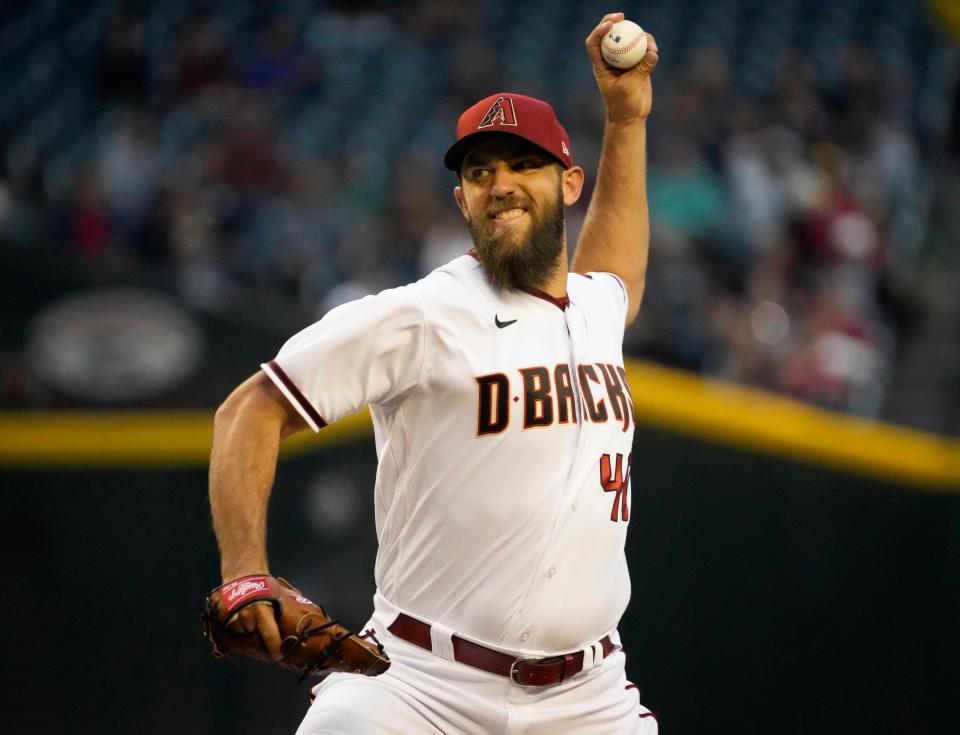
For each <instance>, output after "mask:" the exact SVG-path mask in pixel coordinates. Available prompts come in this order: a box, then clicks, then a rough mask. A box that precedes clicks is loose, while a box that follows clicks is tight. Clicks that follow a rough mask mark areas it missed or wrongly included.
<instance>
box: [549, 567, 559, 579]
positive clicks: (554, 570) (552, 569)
mask: <svg viewBox="0 0 960 735" xmlns="http://www.w3.org/2000/svg"><path fill="white" fill-rule="evenodd" d="M547 576H548V577H556V576H557V568H556V567H550V569H548V570H547Z"/></svg>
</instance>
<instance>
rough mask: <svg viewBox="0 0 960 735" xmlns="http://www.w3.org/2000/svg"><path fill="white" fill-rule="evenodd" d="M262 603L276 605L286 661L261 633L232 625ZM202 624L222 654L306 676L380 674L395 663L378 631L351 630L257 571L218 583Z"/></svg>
mask: <svg viewBox="0 0 960 735" xmlns="http://www.w3.org/2000/svg"><path fill="white" fill-rule="evenodd" d="M256 603H270V604H271V605H273V609H274V617H275V618H276V621H277V628H278V629H279V631H280V639H281V644H280V652H281V654H282V658H281V659H280V660H276V659H274V658H273V657H272V656H271V655H270V653H269V651H268V650H267V647H266V645H265V644H264V642H263V639H262V638H261V637H260V634H259V632H257V631H253V632H252V633H248V634H243V633H238V632H235V631H234V630H231V629H230V628H228V627H227V626H228V625H229V623H230V622H231V621H232V620H233V619H234V618H235V617H236V615H237V613H238V612H239V611H240V610H242V609H243V608H245V607H247V606H248V605H253V604H256ZM200 629H201V630H202V631H203V635H204V637H205V638H206V639H207V640H208V641H210V643H211V644H212V645H213V655H214V656H216V657H217V658H220V657H224V656H225V657H232V655H233V654H240V655H242V656H247V657H248V658H253V659H257V660H259V661H267V662H269V663H275V664H277V665H279V666H282V667H284V668H287V669H293V670H294V671H299V672H301V673H302V674H303V677H306V676H309V675H319V676H326V675H327V674H332V673H334V672H336V671H342V672H352V673H357V674H365V675H367V676H376V675H377V674H382V673H383V672H384V671H386V670H387V668H388V667H389V666H390V659H389V658H388V657H387V655H386V653H385V652H384V650H383V646H382V645H380V643H379V641H377V639H376V638H375V637H374V636H373V631H367V632H366V633H364V634H363V635H357V634H354V633H351V632H350V631H349V630H347V629H346V628H344V627H343V626H342V625H340V623H339V622H338V621H336V620H331V618H330V616H329V615H327V613H326V612H324V610H323V608H322V607H320V606H319V605H316V604H314V603H313V602H311V601H310V600H308V599H307V598H306V597H304V596H303V594H302V593H301V592H300V590H298V589H296V588H295V587H293V586H292V585H291V584H290V583H289V582H287V581H286V580H285V579H283V578H281V577H271V576H268V575H263V574H255V575H250V576H247V577H240V578H239V579H235V580H233V581H232V582H227V583H226V584H224V585H221V586H220V587H215V588H214V589H213V590H211V592H210V595H209V596H208V597H207V598H206V600H205V601H204V604H203V608H202V611H201V620H200ZM303 677H301V678H303Z"/></svg>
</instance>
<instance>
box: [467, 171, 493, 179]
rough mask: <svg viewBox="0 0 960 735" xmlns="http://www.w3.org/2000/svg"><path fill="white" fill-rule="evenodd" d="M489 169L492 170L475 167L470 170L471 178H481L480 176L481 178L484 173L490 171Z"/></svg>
mask: <svg viewBox="0 0 960 735" xmlns="http://www.w3.org/2000/svg"><path fill="white" fill-rule="evenodd" d="M489 171H490V169H488V168H474V169H471V170H470V178H471V179H479V178H481V177H482V176H483V175H484V174H486V173H488V172H489Z"/></svg>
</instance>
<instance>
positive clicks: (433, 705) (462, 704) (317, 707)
mask: <svg viewBox="0 0 960 735" xmlns="http://www.w3.org/2000/svg"><path fill="white" fill-rule="evenodd" d="M376 634H377V637H378V638H379V640H380V641H381V642H382V643H383V644H384V646H385V648H386V650H387V654H388V655H389V656H390V660H391V661H392V664H391V666H390V668H389V669H388V670H387V671H386V672H385V673H383V674H381V675H380V676H377V677H373V678H371V677H366V676H361V675H358V674H333V675H331V676H329V677H327V678H326V679H325V680H324V681H323V682H321V683H320V684H318V685H317V686H316V687H314V689H313V693H314V695H315V699H314V701H313V704H312V705H311V706H310V709H309V710H308V711H307V714H306V716H305V717H304V719H303V722H302V723H301V724H300V728H299V729H298V730H297V735H441V734H442V735H558V734H563V733H570V734H571V735H656V733H657V721H656V719H655V718H654V716H653V714H652V713H651V712H650V710H648V709H646V708H645V707H643V706H642V705H641V704H640V701H639V699H640V698H639V693H638V691H637V688H636V687H635V686H633V685H632V684H630V682H628V681H627V678H626V673H625V671H624V662H625V660H626V656H625V655H624V654H623V652H622V651H615V652H613V653H611V654H610V655H609V656H607V658H606V659H604V660H603V663H602V664H600V665H599V666H597V667H596V668H593V669H590V670H585V671H582V672H580V673H579V674H577V675H576V676H574V677H572V678H570V679H568V680H567V681H564V682H561V683H560V684H556V685H553V686H546V687H536V688H524V687H521V686H519V685H518V684H516V683H514V682H513V681H511V680H510V679H508V678H506V677H503V676H498V675H496V674H489V673H487V672H485V671H481V670H479V669H475V668H473V667H471V666H467V665H465V664H461V663H457V662H454V661H448V660H446V659H443V658H440V657H439V656H435V655H434V654H432V653H431V652H429V651H426V650H424V649H422V648H419V647H418V646H415V645H413V644H410V643H407V642H406V641H404V640H402V639H400V638H397V637H396V636H393V635H392V634H390V633H389V632H388V631H386V630H385V629H384V628H382V627H380V626H376Z"/></svg>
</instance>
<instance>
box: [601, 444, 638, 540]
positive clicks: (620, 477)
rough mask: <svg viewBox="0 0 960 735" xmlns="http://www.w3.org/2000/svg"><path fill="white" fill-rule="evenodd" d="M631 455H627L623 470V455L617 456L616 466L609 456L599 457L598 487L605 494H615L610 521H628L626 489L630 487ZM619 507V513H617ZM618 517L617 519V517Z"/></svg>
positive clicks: (628, 511)
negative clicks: (625, 465)
mask: <svg viewBox="0 0 960 735" xmlns="http://www.w3.org/2000/svg"><path fill="white" fill-rule="evenodd" d="M632 458H633V455H632V454H630V455H627V468H626V471H624V468H623V455H622V454H617V458H616V464H614V463H613V460H612V459H611V457H610V455H609V454H603V455H601V456H600V487H602V488H603V491H604V492H605V493H615V495H614V496H613V509H612V510H611V511H610V520H611V521H613V522H614V523H616V522H617V521H618V520H621V521H628V520H630V509H629V508H628V507H627V489H628V488H629V487H630V460H631V459H632ZM618 506H619V511H620V512H619V513H618V512H617V511H618ZM618 515H619V516H620V517H619V518H617V516H618Z"/></svg>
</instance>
